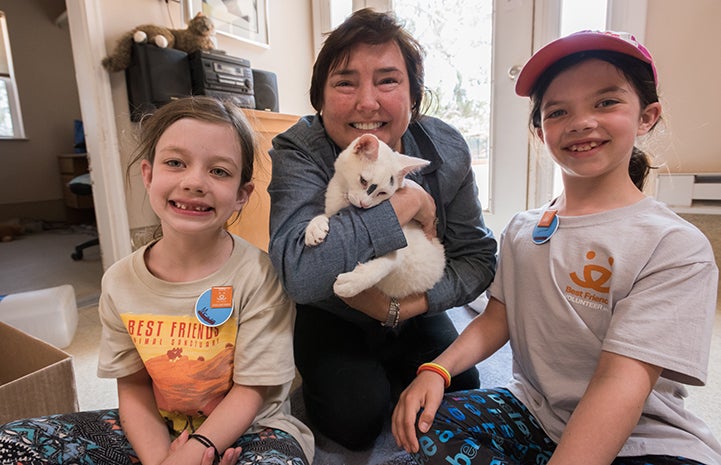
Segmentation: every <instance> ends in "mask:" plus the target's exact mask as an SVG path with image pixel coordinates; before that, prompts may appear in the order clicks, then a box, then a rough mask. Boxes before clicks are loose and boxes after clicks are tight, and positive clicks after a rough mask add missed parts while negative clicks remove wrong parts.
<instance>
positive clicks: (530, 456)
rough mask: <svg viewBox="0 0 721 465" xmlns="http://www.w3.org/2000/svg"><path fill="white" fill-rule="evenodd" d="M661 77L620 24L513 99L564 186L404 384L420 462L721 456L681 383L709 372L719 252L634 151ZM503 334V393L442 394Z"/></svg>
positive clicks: (408, 433) (522, 80)
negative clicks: (655, 190)
mask: <svg viewBox="0 0 721 465" xmlns="http://www.w3.org/2000/svg"><path fill="white" fill-rule="evenodd" d="M656 88H657V76H656V70H655V67H654V64H653V59H652V57H651V54H650V53H649V52H648V50H646V49H645V48H644V47H643V46H642V45H641V44H639V43H638V42H636V40H635V39H634V38H633V37H632V36H629V35H624V34H618V33H613V32H596V31H583V32H580V33H576V34H572V35H569V36H566V37H564V38H561V39H558V40H556V41H554V42H551V43H550V44H548V45H546V46H545V47H544V48H542V49H541V50H539V51H538V52H537V53H536V54H535V55H534V56H533V57H531V59H530V60H529V62H528V63H527V64H526V65H525V66H524V68H523V70H522V71H521V73H520V75H519V77H518V81H517V84H516V93H518V94H519V95H521V96H529V97H530V98H531V101H532V104H533V106H532V112H531V125H532V127H533V131H534V132H535V134H536V135H537V136H538V137H539V139H540V140H541V141H542V142H543V143H544V144H545V145H546V148H547V150H548V152H549V153H550V154H551V156H552V158H553V159H554V161H555V162H556V163H557V164H558V165H559V166H560V168H561V171H562V177H563V186H564V190H563V193H562V194H561V195H560V196H559V197H558V198H556V199H554V200H553V201H551V202H550V203H549V204H547V205H545V206H543V207H542V208H539V209H535V210H530V211H526V212H522V213H519V214H517V215H516V216H515V217H514V218H513V219H512V220H511V221H510V223H509V224H508V225H507V226H506V228H505V230H504V231H503V234H502V236H501V240H500V262H499V267H498V272H497V274H496V279H495V281H494V282H493V284H492V285H491V287H490V288H489V290H490V294H491V299H490V302H489V304H488V306H487V307H486V310H485V312H484V313H482V314H481V315H479V316H478V317H477V318H476V319H475V320H473V321H472V322H471V323H470V324H469V326H468V327H467V328H466V329H465V331H464V332H463V333H462V334H461V335H460V336H459V338H458V339H457V340H456V341H455V342H454V343H453V344H452V345H451V346H450V347H449V348H448V349H447V350H446V351H445V352H443V353H442V354H441V355H440V356H438V357H437V358H436V359H435V360H433V361H432V362H430V363H427V364H424V365H421V367H420V368H419V370H418V375H417V377H416V379H415V381H413V383H412V384H411V385H410V386H409V387H408V388H407V389H406V390H405V391H404V393H403V394H402V395H401V399H400V401H399V402H398V405H397V407H396V409H395V412H394V414H393V434H394V436H395V438H396V441H397V442H398V444H399V445H400V446H402V447H403V448H405V449H406V450H408V451H409V452H412V453H414V457H415V458H416V460H417V461H418V462H419V463H443V464H448V463H451V464H465V465H469V464H540V463H548V464H553V465H557V464H574V465H577V464H584V465H595V464H613V465H646V464H653V465H661V464H663V465H666V464H669V465H670V464H674V465H680V464H693V465H698V464H706V465H712V464H720V463H721V445H720V444H719V442H718V441H717V440H716V439H715V438H714V437H713V435H712V434H711V432H710V431H709V429H708V427H707V426H706V425H705V424H704V423H703V422H702V421H701V420H700V419H699V418H698V417H696V416H694V415H693V414H692V413H690V412H688V411H687V410H686V409H685V408H684V397H686V395H687V391H686V388H685V387H684V385H686V384H691V385H703V384H704V383H705V381H706V376H707V365H708V356H709V350H710V340H711V328H712V326H713V325H712V322H713V318H714V313H715V310H716V292H717V283H718V269H717V267H716V264H715V261H714V256H713V251H712V249H711V246H710V244H709V242H708V240H707V239H706V237H705V236H704V235H703V234H702V233H701V232H700V231H699V230H698V229H696V228H695V227H694V226H692V225H691V224H689V223H687V222H686V221H684V220H683V219H681V218H680V217H678V216H677V215H676V214H674V213H673V212H672V211H671V210H669V209H668V208H667V207H666V206H665V205H663V204H661V203H659V202H657V201H656V200H655V199H653V198H650V197H646V196H645V195H644V194H643V192H642V188H643V183H644V179H645V177H646V175H647V173H648V171H649V169H650V164H649V160H648V158H647V157H646V155H645V154H644V153H643V152H642V151H640V150H638V149H637V148H636V147H635V145H634V144H635V141H636V138H637V137H639V136H643V135H645V134H647V133H649V132H650V131H651V130H652V129H653V128H654V126H655V125H656V123H657V122H658V120H659V118H660V116H661V104H660V103H659V99H658V95H657V92H656ZM507 341H510V344H511V348H512V350H513V376H512V379H511V380H510V381H509V383H508V384H507V385H506V386H504V387H500V388H493V389H480V390H472V391H463V392H456V393H449V394H447V395H445V396H444V395H443V389H444V385H446V384H448V383H449V381H450V379H451V377H452V376H453V375H454V374H455V373H460V372H463V371H464V370H466V369H468V368H469V367H472V366H474V365H475V364H477V363H479V362H480V361H482V360H484V359H486V358H487V357H489V356H490V355H491V354H493V353H494V352H495V351H496V350H498V349H499V348H501V347H502V346H503V345H504V344H505V343H506V342H507Z"/></svg>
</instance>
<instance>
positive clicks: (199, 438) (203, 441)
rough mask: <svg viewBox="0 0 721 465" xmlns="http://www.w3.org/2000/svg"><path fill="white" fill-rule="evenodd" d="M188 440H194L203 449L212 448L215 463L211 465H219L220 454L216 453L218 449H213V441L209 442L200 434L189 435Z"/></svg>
mask: <svg viewBox="0 0 721 465" xmlns="http://www.w3.org/2000/svg"><path fill="white" fill-rule="evenodd" d="M188 439H195V440H196V441H198V442H199V443H201V444H202V445H204V446H205V447H212V448H213V451H214V452H215V461H214V462H213V463H214V464H216V463H220V454H219V453H218V448H217V447H215V444H213V441H211V440H210V439H208V438H207V437H205V436H203V435H202V434H198V433H193V434H191V435H189V436H188Z"/></svg>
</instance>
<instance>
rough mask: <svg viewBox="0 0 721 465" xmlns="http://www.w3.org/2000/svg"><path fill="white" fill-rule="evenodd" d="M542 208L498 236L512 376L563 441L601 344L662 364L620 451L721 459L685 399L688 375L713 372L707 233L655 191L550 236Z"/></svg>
mask: <svg viewBox="0 0 721 465" xmlns="http://www.w3.org/2000/svg"><path fill="white" fill-rule="evenodd" d="M544 210H545V209H537V210H532V211H528V212H523V213H519V214H517V215H516V216H515V217H514V218H513V219H512V220H511V222H510V223H509V224H508V226H507V227H506V229H505V230H504V232H503V234H502V236H501V240H500V244H501V246H500V257H501V260H500V264H499V267H498V272H497V274H496V279H495V281H494V282H493V284H492V285H491V288H490V292H491V295H493V297H495V298H497V299H498V300H500V301H502V302H504V303H505V305H506V310H507V312H508V322H509V328H510V340H511V347H512V349H513V379H512V381H511V383H510V385H509V388H510V390H511V391H512V392H513V394H514V395H516V396H517V397H518V398H519V399H520V400H521V401H522V402H523V403H524V404H525V405H526V407H528V408H529V410H530V411H531V412H532V413H533V414H534V416H535V417H536V418H537V419H538V420H539V422H540V423H541V425H542V426H543V428H544V430H545V431H546V432H547V433H548V435H549V436H550V437H551V438H552V439H553V440H554V441H556V442H558V441H559V440H560V437H561V434H562V432H563V430H564V428H565V426H566V424H567V422H568V420H569V418H570V416H571V414H572V413H573V411H574V409H575V408H576V406H577V405H578V402H579V401H580V399H581V397H582V396H583V394H584V392H585V389H586V387H587V385H588V382H589V380H590V379H591V376H592V375H593V372H594V370H595V368H596V365H597V362H598V358H599V356H600V353H601V351H602V350H603V351H608V352H613V353H616V354H619V355H623V356H626V357H630V358H634V359H637V360H641V361H643V362H646V363H650V364H653V365H657V366H660V367H662V368H663V372H662V373H661V378H659V380H658V382H657V384H656V386H655V387H654V389H653V391H652V393H651V395H650V396H649V398H648V400H647V401H646V405H645V406H644V409H643V413H642V416H641V418H640V420H639V423H638V425H637V426H636V428H635V429H634V430H633V432H632V433H631V436H630V437H629V439H628V441H627V442H626V444H625V445H624V446H623V448H622V450H621V452H620V454H619V455H620V456H638V455H674V456H675V455H681V456H684V457H687V458H692V459H695V460H699V461H702V462H705V463H709V464H710V463H714V464H715V463H721V445H719V443H718V441H717V440H716V439H715V438H714V437H713V435H712V434H711V432H710V430H709V429H708V427H707V426H706V425H705V424H704V423H703V422H702V421H701V419H699V418H697V417H696V416H694V415H693V414H691V413H689V412H688V411H686V410H685V409H684V398H685V397H686V396H687V390H686V388H685V387H684V385H683V384H682V383H685V384H691V385H703V384H704V383H705V381H706V375H707V366H708V359H709V350H710V341H711V330H712V327H713V318H714V313H715V310H716V292H717V285H718V269H717V268H716V264H715V261H714V256H713V251H712V249H711V246H710V244H709V242H708V240H707V239H706V237H705V236H704V235H703V234H702V233H701V232H700V231H699V230H698V229H696V228H695V227H694V226H692V225H691V224H689V223H688V222H686V221H684V220H683V219H681V218H680V217H678V216H677V215H676V214H675V213H673V212H672V211H671V210H669V209H668V208H667V207H665V206H664V205H663V204H661V203H659V202H657V201H656V200H654V199H652V198H645V199H643V200H641V201H639V202H637V203H636V204H634V205H631V206H628V207H624V208H619V209H616V210H611V211H607V212H603V213H598V214H592V215H584V216H577V217H560V218H559V227H558V230H557V231H556V232H555V234H554V235H553V236H552V237H551V239H550V240H549V241H548V242H546V243H545V244H541V245H538V244H535V243H534V242H533V241H532V240H531V237H532V233H533V229H534V227H535V226H536V224H537V223H538V221H539V219H540V218H541V215H542V214H543V212H544Z"/></svg>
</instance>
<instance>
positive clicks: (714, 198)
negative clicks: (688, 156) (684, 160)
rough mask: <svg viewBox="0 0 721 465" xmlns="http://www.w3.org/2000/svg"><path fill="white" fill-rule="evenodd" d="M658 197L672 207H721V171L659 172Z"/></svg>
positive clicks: (657, 181)
mask: <svg viewBox="0 0 721 465" xmlns="http://www.w3.org/2000/svg"><path fill="white" fill-rule="evenodd" d="M656 198H657V199H658V200H660V201H661V202H664V203H666V204H667V205H668V206H670V207H693V206H694V204H702V205H704V206H715V205H718V207H720V208H721V173H659V175H658V178H657V180H656Z"/></svg>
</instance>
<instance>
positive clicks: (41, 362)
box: [0, 322, 78, 424]
mask: <svg viewBox="0 0 721 465" xmlns="http://www.w3.org/2000/svg"><path fill="white" fill-rule="evenodd" d="M0 354H3V357H2V358H3V360H2V364H0V424H5V423H7V422H9V421H12V420H19V419H22V418H35V417H41V416H45V415H52V414H55V413H71V412H77V411H78V395H77V391H76V389H75V373H74V372H73V361H72V357H71V356H70V354H68V353H67V352H64V351H62V350H60V349H58V348H56V347H54V346H52V345H50V344H48V343H47V342H44V341H42V340H41V339H38V338H36V337H33V336H30V335H29V334H27V333H24V332H22V331H20V330H19V329H16V328H13V327H12V326H10V325H8V324H6V323H2V322H0Z"/></svg>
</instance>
